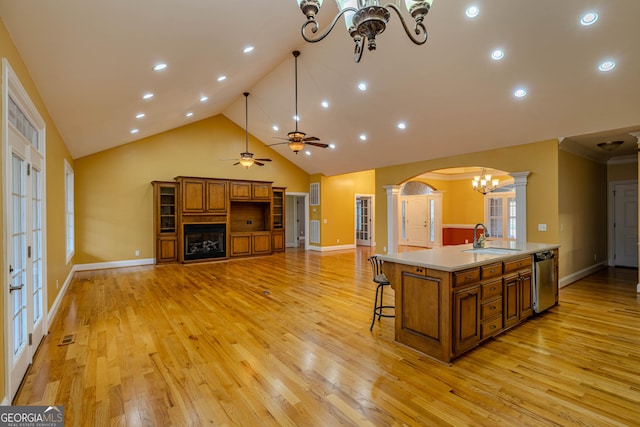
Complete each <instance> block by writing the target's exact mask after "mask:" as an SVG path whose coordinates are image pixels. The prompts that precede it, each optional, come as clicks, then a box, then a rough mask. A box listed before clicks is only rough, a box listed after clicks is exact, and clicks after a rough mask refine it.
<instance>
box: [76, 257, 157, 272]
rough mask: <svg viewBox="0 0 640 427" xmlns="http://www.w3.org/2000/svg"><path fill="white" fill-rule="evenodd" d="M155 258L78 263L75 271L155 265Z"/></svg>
mask: <svg viewBox="0 0 640 427" xmlns="http://www.w3.org/2000/svg"><path fill="white" fill-rule="evenodd" d="M155 262H156V260H155V258H144V259H129V260H124V261H110V262H95V263H92V264H76V265H75V266H74V269H75V271H87V270H101V269H103V268H119V267H135V266H138V265H153V264H155Z"/></svg>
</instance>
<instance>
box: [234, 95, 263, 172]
mask: <svg viewBox="0 0 640 427" xmlns="http://www.w3.org/2000/svg"><path fill="white" fill-rule="evenodd" d="M243 95H244V111H245V127H244V134H245V146H244V153H240V159H236V160H238V162H237V163H234V164H233V165H234V166H235V165H242V166H244V167H245V168H247V169H249V166H251V165H258V166H264V163H262V162H270V161H271V159H254V158H253V153H250V152H249V92H245V93H243Z"/></svg>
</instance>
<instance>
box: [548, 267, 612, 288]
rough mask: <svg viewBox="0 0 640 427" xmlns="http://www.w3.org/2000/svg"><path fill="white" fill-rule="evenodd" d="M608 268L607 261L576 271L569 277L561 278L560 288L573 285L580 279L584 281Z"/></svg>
mask: <svg viewBox="0 0 640 427" xmlns="http://www.w3.org/2000/svg"><path fill="white" fill-rule="evenodd" d="M606 267H607V261H602V262H599V263H598V264H594V265H592V266H590V267H587V268H584V269H582V270H580V271H576V272H575V273H571V274H569V275H568V276H564V277H562V278H560V280H559V283H558V286H559V287H560V288H564V287H565V286H567V285H570V284H572V283H573V282H577V281H578V280H580V279H584V278H585V277H587V276H589V275H591V274H593V273H595V272H596V271H598V270H602V269H603V268H606Z"/></svg>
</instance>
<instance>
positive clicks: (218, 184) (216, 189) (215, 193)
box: [207, 181, 227, 214]
mask: <svg viewBox="0 0 640 427" xmlns="http://www.w3.org/2000/svg"><path fill="white" fill-rule="evenodd" d="M207 212H211V213H220V214H224V213H226V212H227V183H226V181H207Z"/></svg>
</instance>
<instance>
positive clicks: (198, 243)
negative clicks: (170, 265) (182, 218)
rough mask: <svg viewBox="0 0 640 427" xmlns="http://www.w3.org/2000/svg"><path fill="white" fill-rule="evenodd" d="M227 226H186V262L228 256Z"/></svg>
mask: <svg viewBox="0 0 640 427" xmlns="http://www.w3.org/2000/svg"><path fill="white" fill-rule="evenodd" d="M226 242H227V226H226V224H185V225H184V260H185V261H189V260H194V259H208V258H224V257H225V256H227V250H226Z"/></svg>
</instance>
